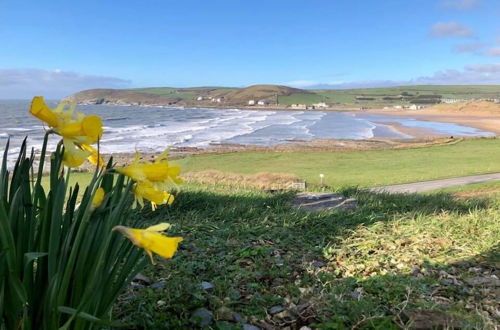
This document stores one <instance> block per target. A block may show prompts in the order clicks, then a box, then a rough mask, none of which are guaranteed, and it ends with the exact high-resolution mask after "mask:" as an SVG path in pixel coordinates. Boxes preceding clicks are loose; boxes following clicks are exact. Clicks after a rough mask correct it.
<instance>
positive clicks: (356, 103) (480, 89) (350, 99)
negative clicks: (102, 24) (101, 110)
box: [70, 85, 500, 108]
mask: <svg viewBox="0 0 500 330" xmlns="http://www.w3.org/2000/svg"><path fill="white" fill-rule="evenodd" d="M198 96H203V97H204V100H202V101H197V100H196V99H197V97H198ZM207 96H211V97H217V98H218V97H224V101H223V102H221V103H220V104H219V105H220V106H246V105H248V101H249V100H266V101H267V102H269V105H270V106H280V105H281V106H288V105H291V104H306V105H311V104H314V103H318V102H325V103H327V104H328V105H330V106H349V107H354V108H374V107H384V106H393V105H409V104H412V103H415V104H434V103H436V102H437V103H439V101H440V100H441V99H442V98H453V99H466V100H472V99H500V86H498V85H471V86H465V85H464V86H449V85H447V86H445V85H421V86H399V87H387V88H359V89H331V90H330V89H323V90H303V89H297V88H290V87H287V86H279V85H254V86H249V87H246V88H231V87H191V88H173V87H149V88H134V89H123V90H111V89H95V90H86V91H82V92H79V93H77V94H75V95H74V96H72V97H70V99H71V100H73V101H76V102H92V101H93V100H94V101H95V99H96V98H97V99H99V100H103V101H109V102H112V103H113V102H117V101H118V100H121V101H123V102H140V103H141V104H148V102H153V103H154V104H157V103H158V102H159V103H161V100H158V98H159V97H165V98H166V99H168V103H167V104H168V105H172V104H177V105H180V106H185V105H190V106H206V105H208V104H210V101H209V100H207V99H206V97H207ZM276 97H278V105H276ZM384 98H385V99H384ZM420 98H422V99H420ZM429 99H432V101H431V102H429ZM165 102H167V101H165ZM172 102H173V103H172ZM207 102H208V103H207ZM105 103H106V102H105Z"/></svg>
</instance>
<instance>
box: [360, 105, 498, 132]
mask: <svg viewBox="0 0 500 330" xmlns="http://www.w3.org/2000/svg"><path fill="white" fill-rule="evenodd" d="M367 112H368V113H373V114H379V115H385V116H394V117H396V116H397V117H408V118H415V119H418V120H426V121H434V122H440V123H454V124H459V125H463V126H469V127H474V128H478V129H481V130H483V131H488V132H493V133H495V134H497V135H499V134H500V113H491V112H478V113H460V112H447V111H441V110H432V109H429V110H426V109H423V110H369V111H367ZM391 125H393V124H392V123H391ZM398 129H401V127H398ZM403 129H404V128H403ZM410 135H413V134H410Z"/></svg>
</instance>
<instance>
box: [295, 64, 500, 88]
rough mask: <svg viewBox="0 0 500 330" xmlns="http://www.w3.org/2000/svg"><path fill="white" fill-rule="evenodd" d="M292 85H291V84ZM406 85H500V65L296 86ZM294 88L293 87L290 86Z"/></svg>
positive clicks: (479, 65) (366, 86)
mask: <svg viewBox="0 0 500 330" xmlns="http://www.w3.org/2000/svg"><path fill="white" fill-rule="evenodd" d="M289 85H290V84H289ZM405 85H500V63H490V64H470V65H466V66H465V67H464V68H463V69H461V70H456V69H448V70H443V71H438V72H436V73H434V74H432V75H430V76H422V77H417V78H415V79H411V80H368V81H352V82H340V83H332V84H330V83H321V82H317V83H316V84H314V85H308V86H294V87H298V88H307V89H350V88H370V87H391V86H405ZM290 86H293V85H290Z"/></svg>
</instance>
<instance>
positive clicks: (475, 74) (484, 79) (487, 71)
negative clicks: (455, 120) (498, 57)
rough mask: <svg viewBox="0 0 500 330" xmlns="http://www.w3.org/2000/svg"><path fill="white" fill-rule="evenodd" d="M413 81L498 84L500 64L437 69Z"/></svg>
mask: <svg viewBox="0 0 500 330" xmlns="http://www.w3.org/2000/svg"><path fill="white" fill-rule="evenodd" d="M414 82H415V83H417V84H420V83H422V84H436V85H489V84H492V85H493V84H495V85H496V84H500V64H498V63H494V64H472V65H467V66H465V67H464V68H463V69H462V70H452V69H450V70H444V71H438V72H436V73H434V74H433V75H431V76H428V77H419V78H417V79H415V80H414Z"/></svg>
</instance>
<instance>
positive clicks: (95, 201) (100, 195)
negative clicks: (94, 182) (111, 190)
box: [91, 187, 106, 209]
mask: <svg viewBox="0 0 500 330" xmlns="http://www.w3.org/2000/svg"><path fill="white" fill-rule="evenodd" d="M105 194H106V192H105V191H104V189H103V188H102V187H100V188H99V189H97V190H96V192H95V194H94V198H92V205H91V208H92V209H96V208H98V207H99V206H101V204H102V202H103V201H104V195H105Z"/></svg>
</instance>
